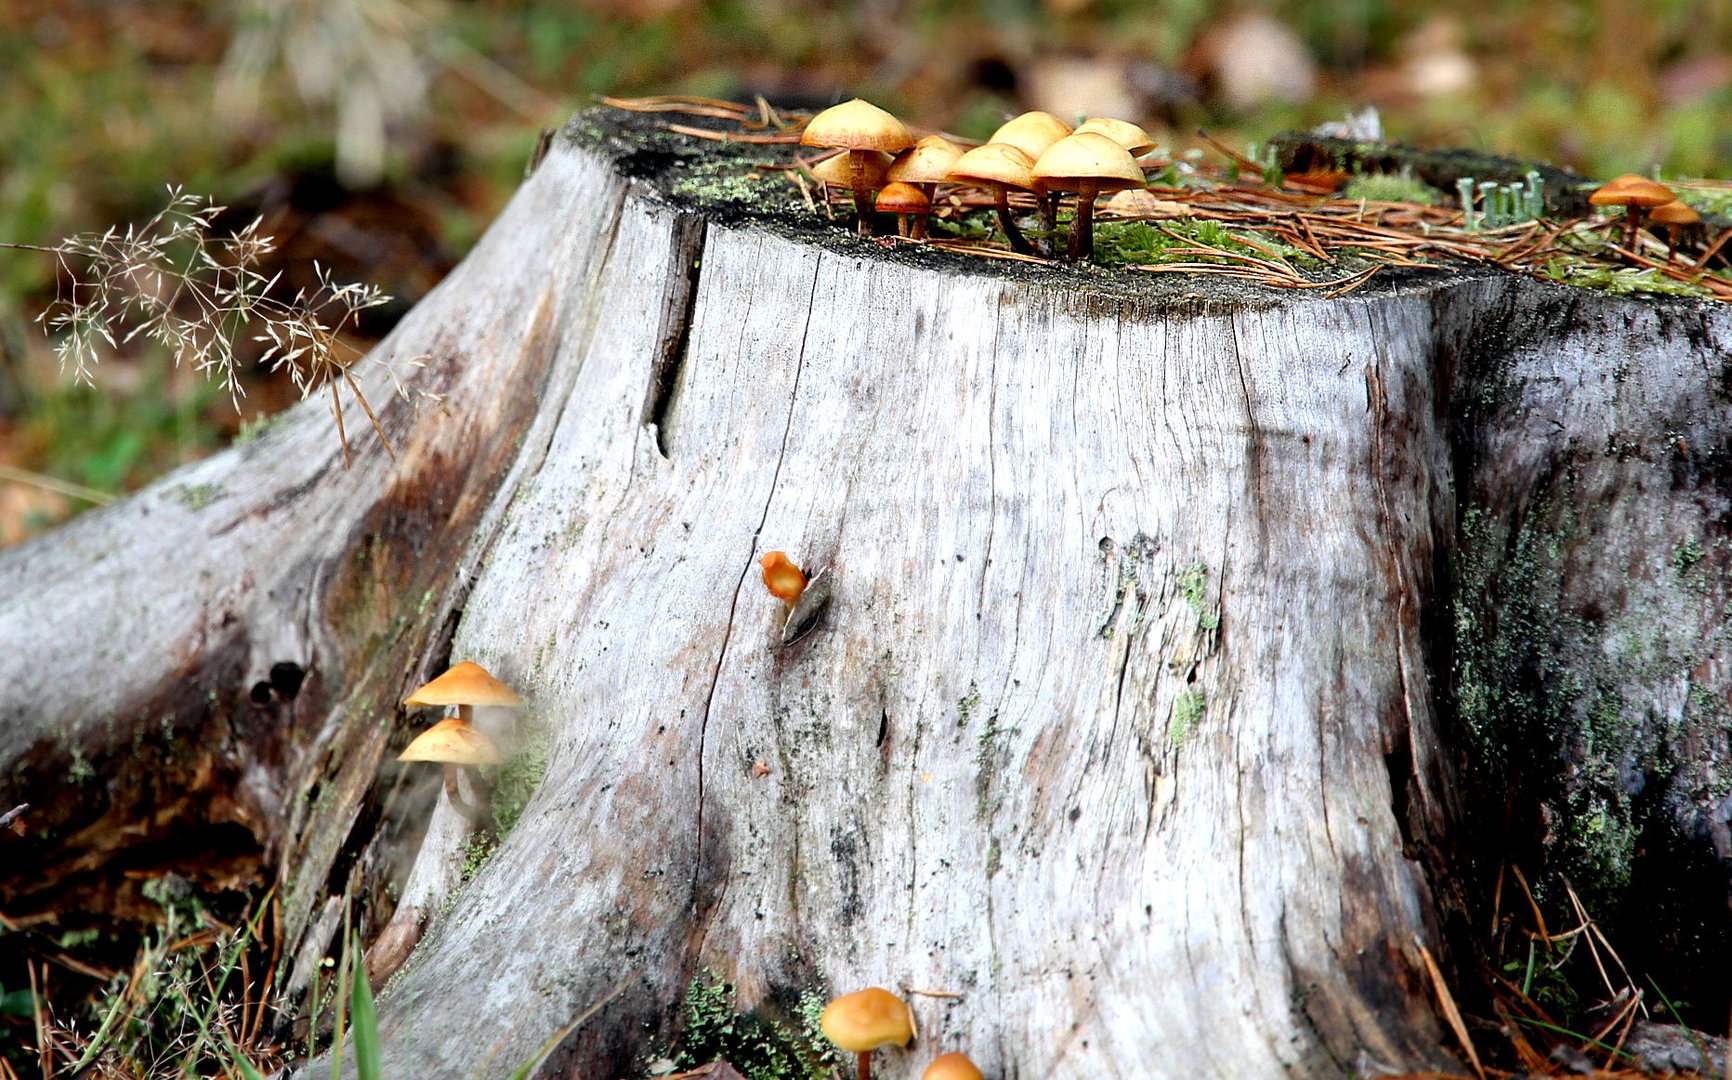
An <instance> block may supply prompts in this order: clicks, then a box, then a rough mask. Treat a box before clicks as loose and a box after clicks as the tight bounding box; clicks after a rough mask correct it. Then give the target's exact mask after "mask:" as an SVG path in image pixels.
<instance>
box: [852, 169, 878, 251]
mask: <svg viewBox="0 0 1732 1080" xmlns="http://www.w3.org/2000/svg"><path fill="white" fill-rule="evenodd" d="M848 172H849V176H850V182H851V183H852V184H853V185H854V213H855V214H857V215H859V218H860V222H859V225H858V226H857V227H858V228H859V230H860V235H861V236H871V235H872V234H873V232H875V231H876V230H874V229H873V227H872V195H871V192H870V190H869V189H868V188H867V187H866V151H864V150H850V151H848Z"/></svg>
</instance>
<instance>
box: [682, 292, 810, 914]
mask: <svg viewBox="0 0 1732 1080" xmlns="http://www.w3.org/2000/svg"><path fill="white" fill-rule="evenodd" d="M822 268H823V260H822V259H821V258H817V259H814V260H813V261H812V289H811V292H810V293H809V294H808V295H807V297H806V324H805V326H804V327H802V328H801V331H800V355H799V356H797V357H796V358H795V360H794V385H793V386H792V387H790V388H789V390H788V419H787V421H786V422H785V423H784V425H783V427H782V442H781V446H780V448H779V449H778V450H777V452H776V468H775V470H774V471H773V472H772V473H771V474H770V490H769V493H768V494H767V495H765V497H764V511H763V513H762V514H760V515H759V516H758V526H757V528H755V529H753V530H752V547H751V550H750V551H748V552H747V553H746V558H745V560H744V562H745V569H743V570H741V571H740V580H739V582H738V584H736V585H735V586H734V598H733V601H732V602H731V603H730V604H729V605H728V624H727V628H726V629H724V630H723V631H722V647H721V648H720V649H718V650H717V651H716V666H715V670H714V671H712V672H711V673H710V689H709V692H708V693H706V694H705V695H704V712H703V715H702V717H701V718H700V719H699V721H698V755H697V756H698V785H697V786H698V791H697V854H696V856H695V857H694V858H693V860H692V902H693V905H694V910H695V906H696V903H697V901H698V898H699V891H698V883H699V882H700V881H701V880H702V876H703V867H704V754H705V752H706V749H707V744H708V740H709V732H710V708H711V706H712V705H713V704H714V703H715V700H716V687H717V686H718V685H719V684H720V683H721V680H722V664H723V663H724V662H725V661H726V660H727V657H728V645H729V644H730V643H731V642H732V641H733V637H734V621H735V618H736V617H737V615H738V612H739V608H740V592H741V590H742V589H744V588H745V585H746V581H747V579H748V578H750V577H751V574H752V568H753V567H754V566H755V565H757V564H756V563H754V562H753V561H752V558H751V555H752V552H755V551H757V549H758V538H759V537H760V536H762V535H763V532H764V523H765V522H767V521H768V520H769V519H770V506H771V504H773V503H774V502H775V501H776V482H777V481H778V480H779V479H780V478H781V475H782V462H783V460H784V459H785V458H786V456H787V453H788V433H789V432H791V431H793V430H794V414H795V413H796V412H797V411H798V408H799V403H800V373H801V372H802V371H803V370H805V367H806V343H807V340H808V339H809V337H810V335H811V332H812V308H813V307H814V305H815V304H816V303H817V299H818V277H819V272H820V270H821V269H822Z"/></svg>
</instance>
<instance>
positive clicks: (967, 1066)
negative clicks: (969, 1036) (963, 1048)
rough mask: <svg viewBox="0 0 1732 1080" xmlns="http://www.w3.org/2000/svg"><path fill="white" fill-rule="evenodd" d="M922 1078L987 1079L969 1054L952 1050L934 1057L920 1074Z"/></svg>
mask: <svg viewBox="0 0 1732 1080" xmlns="http://www.w3.org/2000/svg"><path fill="white" fill-rule="evenodd" d="M920 1080H986V1077H985V1076H983V1075H981V1072H980V1069H979V1068H978V1067H977V1066H976V1065H975V1064H974V1062H972V1061H970V1060H968V1055H967V1054H959V1053H956V1052H955V1051H952V1052H950V1053H948V1054H940V1055H939V1056H937V1057H935V1058H933V1059H932V1064H930V1065H928V1066H926V1071H925V1072H923V1073H921V1074H920Z"/></svg>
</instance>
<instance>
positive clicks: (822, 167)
mask: <svg viewBox="0 0 1732 1080" xmlns="http://www.w3.org/2000/svg"><path fill="white" fill-rule="evenodd" d="M853 168H854V166H853V163H852V162H851V161H850V160H849V155H848V154H847V153H841V154H837V155H836V156H835V157H828V158H825V159H824V160H823V161H820V162H818V164H816V165H814V166H812V175H813V176H815V177H817V178H818V179H819V180H822V181H824V182H825V183H826V184H835V185H836V186H837V187H844V188H845V187H849V186H851V185H852V184H853V183H854V173H853V171H852V170H853ZM860 171H861V174H862V175H863V176H865V178H866V186H867V187H869V188H881V187H883V186H884V178H885V176H886V175H887V174H888V173H889V172H890V155H889V154H884V153H879V152H877V151H873V152H872V153H869V154H866V155H865V156H863V157H862V158H861V159H860Z"/></svg>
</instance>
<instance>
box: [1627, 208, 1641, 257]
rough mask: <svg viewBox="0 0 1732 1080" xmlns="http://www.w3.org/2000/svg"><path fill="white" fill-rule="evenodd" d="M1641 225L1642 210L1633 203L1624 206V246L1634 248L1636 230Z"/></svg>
mask: <svg viewBox="0 0 1732 1080" xmlns="http://www.w3.org/2000/svg"><path fill="white" fill-rule="evenodd" d="M1641 223H1642V208H1641V207H1639V206H1637V205H1636V204H1635V203H1625V204H1624V246H1625V247H1627V248H1634V247H1635V246H1636V228H1637V226H1639V225H1640V224H1641Z"/></svg>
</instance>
